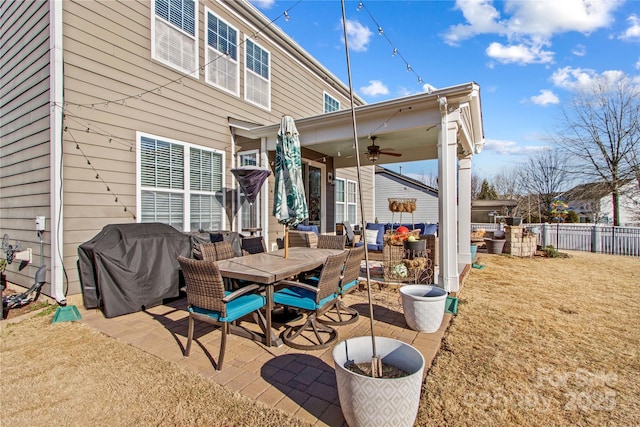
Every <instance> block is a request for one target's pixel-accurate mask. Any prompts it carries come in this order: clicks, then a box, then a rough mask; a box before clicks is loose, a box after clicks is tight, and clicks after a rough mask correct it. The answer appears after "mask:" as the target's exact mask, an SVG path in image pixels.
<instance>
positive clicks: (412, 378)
mask: <svg viewBox="0 0 640 427" xmlns="http://www.w3.org/2000/svg"><path fill="white" fill-rule="evenodd" d="M375 340H376V351H377V353H378V356H379V357H380V358H381V359H382V362H383V363H388V364H390V365H392V366H395V367H396V368H400V369H402V370H403V371H405V372H407V373H408V374H409V375H408V376H406V377H403V378H372V377H369V376H365V375H360V374H358V373H355V372H351V371H350V370H348V369H347V368H345V367H344V365H345V363H347V361H353V362H354V363H370V362H371V357H372V354H373V353H372V349H371V344H372V343H371V337H356V338H349V339H347V340H344V341H342V342H340V343H338V344H337V345H336V346H335V347H334V349H333V361H334V364H335V370H336V381H337V383H338V396H339V397H340V406H341V407H342V414H343V415H344V418H345V420H346V421H347V424H349V426H350V427H359V426H376V427H378V426H390V427H396V426H413V423H414V422H415V419H416V415H417V414H418V406H419V404H420V389H421V387H422V374H423V371H424V357H422V354H420V352H419V351H418V350H416V349H415V348H414V347H412V346H410V345H409V344H407V343H404V342H402V341H398V340H394V339H392V338H384V337H376V338H375Z"/></svg>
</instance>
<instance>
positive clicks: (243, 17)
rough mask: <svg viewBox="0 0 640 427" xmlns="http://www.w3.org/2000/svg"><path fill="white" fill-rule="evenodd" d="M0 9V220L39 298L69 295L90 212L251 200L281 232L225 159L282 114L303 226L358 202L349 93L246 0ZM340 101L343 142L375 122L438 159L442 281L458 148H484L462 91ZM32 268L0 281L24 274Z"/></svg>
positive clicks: (243, 217) (268, 190) (111, 216)
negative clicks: (37, 277) (298, 171)
mask: <svg viewBox="0 0 640 427" xmlns="http://www.w3.org/2000/svg"><path fill="white" fill-rule="evenodd" d="M0 16H2V27H1V29H2V31H1V32H0V46H2V57H3V62H2V70H1V73H0V75H1V76H2V93H1V104H2V112H1V120H2V125H1V126H2V128H1V130H2V142H1V150H0V161H1V164H2V169H1V172H0V189H1V195H0V219H1V220H2V224H1V226H0V229H1V230H2V232H3V233H8V234H9V235H10V236H11V238H13V239H17V240H20V241H21V242H23V245H24V246H31V247H33V248H34V252H35V254H34V258H35V259H37V258H38V255H43V257H44V263H45V264H47V265H48V269H49V275H48V284H47V286H46V287H45V289H44V290H43V292H44V293H45V294H47V295H49V296H52V297H54V298H55V299H56V300H58V301H62V300H64V299H65V298H66V297H67V296H69V297H71V296H73V295H77V294H79V292H80V284H79V279H78V272H77V267H76V262H77V258H78V257H77V250H78V246H79V245H80V244H81V243H83V242H85V241H87V240H89V239H90V238H92V237H93V236H95V235H96V234H97V233H98V232H99V231H100V230H101V229H102V227H104V226H105V225H107V224H112V223H127V222H163V223H167V224H170V225H172V226H174V227H175V228H177V229H178V230H181V231H185V232H189V231H197V230H200V229H203V230H220V229H223V230H236V231H242V230H243V229H245V228H247V226H248V225H249V218H250V217H251V216H252V215H249V212H248V209H249V208H251V209H253V210H254V214H255V215H254V216H255V219H256V221H257V223H256V224H255V225H257V226H258V227H260V228H262V233H263V235H264V237H265V240H266V243H267V247H268V248H269V249H270V248H271V247H272V245H273V244H274V243H275V242H276V239H277V238H279V237H281V236H282V234H283V231H284V229H283V226H282V225H280V224H278V223H277V221H276V219H275V218H274V217H273V215H271V212H270V209H271V207H272V206H273V175H272V176H271V177H270V178H269V180H268V182H267V183H265V184H264V186H263V189H262V191H261V192H260V196H259V199H258V201H257V202H256V203H255V204H254V205H253V206H251V207H250V206H248V205H247V204H246V203H245V202H244V199H243V197H242V193H241V191H239V189H238V185H237V182H236V180H235V178H234V177H233V175H232V173H231V172H230V170H231V169H232V168H234V167H238V166H242V165H258V166H262V167H265V168H271V169H273V162H274V160H275V144H276V135H277V130H278V127H279V123H280V118H281V117H282V116H283V115H290V116H292V117H293V118H294V119H296V126H297V128H298V130H299V132H300V140H301V146H302V157H303V167H302V169H303V171H302V172H303V177H304V180H305V186H306V193H307V197H308V199H309V200H308V202H309V204H310V205H311V204H313V206H314V207H313V209H311V213H312V215H311V217H310V218H309V220H308V222H309V223H311V224H315V225H318V226H319V229H320V231H321V232H331V231H333V229H334V225H335V223H336V222H337V220H339V219H341V218H345V217H348V218H349V219H351V218H354V220H355V221H357V222H362V221H366V220H367V218H361V215H360V214H359V212H358V211H359V210H360V202H359V200H360V194H362V196H363V197H362V200H363V205H364V206H363V211H364V212H365V216H368V215H373V214H374V206H373V200H374V194H375V183H374V173H373V170H374V169H373V166H372V164H371V163H370V162H369V161H368V159H367V158H366V157H365V156H361V158H360V156H355V155H354V154H355V153H354V152H353V146H354V136H353V123H352V121H351V118H352V113H351V111H350V95H349V88H348V87H347V86H346V85H345V84H344V83H342V82H340V81H339V80H338V79H337V78H336V77H335V76H334V75H333V74H331V73H330V72H329V71H328V70H327V69H326V68H325V67H324V66H323V65H322V64H320V63H319V62H318V61H317V60H315V59H314V58H313V57H311V56H310V55H309V54H308V53H307V52H306V51H305V50H304V49H303V48H302V47H300V46H299V45H298V44H297V43H296V42H295V41H294V40H292V39H291V38H290V37H288V36H287V35H286V33H284V32H283V31H282V30H281V29H280V28H278V27H277V26H276V25H275V24H274V22H272V21H271V20H270V19H268V18H267V17H265V16H264V15H263V14H262V13H261V12H260V11H258V10H257V9H256V8H255V7H253V6H252V5H251V4H250V3H249V2H247V1H225V0H206V1H193V0H183V1H181V2H170V1H169V0H155V1H139V2H70V1H66V2H59V1H55V2H47V1H34V2H2V3H0ZM354 103H355V104H356V110H357V116H358V134H357V138H358V139H359V140H362V141H363V142H364V141H365V140H366V136H367V135H368V134H370V133H371V132H374V131H376V130H377V129H380V132H379V134H378V135H379V137H380V139H381V140H383V141H385V144H386V145H385V146H389V145H391V146H394V147H395V149H397V150H402V151H403V152H404V153H406V154H407V158H413V159H415V160H420V159H435V158H437V159H439V161H440V164H441V166H442V167H441V168H440V169H441V171H440V176H439V180H440V182H441V183H443V188H444V189H445V191H444V192H441V193H440V196H439V217H440V220H439V222H440V225H441V229H443V227H444V230H446V231H447V232H448V234H447V236H448V237H447V239H449V240H448V241H447V243H446V244H447V247H448V248H449V249H448V252H447V253H446V254H444V259H445V261H444V262H443V264H442V265H441V277H440V280H441V281H440V283H442V284H443V286H445V288H446V289H452V290H456V289H457V286H458V275H459V272H458V261H460V262H468V260H469V259H468V258H469V255H468V254H466V253H460V254H458V253H457V252H456V250H455V248H456V246H457V245H456V244H455V242H456V240H457V239H458V230H457V228H456V224H457V222H458V220H460V221H461V222H462V223H469V218H468V216H469V213H468V212H469V208H468V206H470V200H468V199H469V197H467V196H465V194H466V192H467V189H470V184H469V183H470V163H471V162H470V158H471V156H472V155H474V154H477V153H479V152H480V150H481V149H482V146H483V144H484V135H483V131H482V116H481V108H480V93H479V86H478V85H477V84H475V83H467V84H462V85H458V86H452V87H448V88H443V89H440V90H438V91H434V92H432V93H422V94H417V95H413V96H409V97H406V98H399V99H396V100H390V101H385V102H382V103H378V104H371V105H365V104H364V102H363V101H362V100H361V99H360V98H358V97H357V96H356V97H355V100H354ZM387 122H388V123H387ZM382 123H384V124H386V125H387V126H384V127H382V126H381V124H382ZM357 158H360V165H361V166H363V168H362V169H361V173H360V174H359V175H360V177H359V178H360V180H359V181H360V182H359V186H358V187H359V188H354V186H353V183H354V182H357V181H358V174H357V173H356V170H357V169H356V168H355V166H356V163H355V160H356V159H357ZM445 177H446V178H445ZM458 181H459V182H458ZM354 190H355V191H354ZM458 191H460V193H461V194H462V196H461V197H458V195H457V192H458ZM469 193H470V190H469ZM354 198H355V199H356V202H355V204H354V203H353V202H352V200H353V199H354ZM458 206H461V207H460V208H459V207H458ZM354 208H355V210H356V212H358V213H356V214H354V213H353V210H354ZM350 215H351V216H350ZM36 216H44V217H46V228H45V233H44V235H43V236H44V251H43V254H39V253H38V243H39V242H36V238H35V236H36V234H35V230H34V218H35V217H36ZM464 227H465V226H462V228H464ZM464 231H465V230H461V233H462V232H464ZM466 234H467V235H468V233H466ZM441 242H442V240H441ZM441 244H444V243H441ZM466 246H468V245H466ZM34 272H35V267H28V268H27V269H25V270H23V271H22V272H14V271H12V272H10V275H9V280H10V281H12V282H14V283H17V284H21V285H27V284H28V283H29V282H30V281H31V278H32V277H33V273H34Z"/></svg>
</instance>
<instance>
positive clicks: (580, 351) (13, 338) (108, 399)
mask: <svg viewBox="0 0 640 427" xmlns="http://www.w3.org/2000/svg"><path fill="white" fill-rule="evenodd" d="M571 255H572V256H571V258H568V259H541V258H535V259H518V258H510V257H507V256H497V255H485V254H480V255H479V257H480V259H479V262H480V263H483V264H486V268H485V269H484V270H472V272H471V274H470V276H469V278H468V280H467V282H466V285H465V289H464V290H463V292H462V295H461V298H460V306H459V314H458V316H457V317H456V318H455V320H454V321H453V324H452V326H451V328H450V330H449V333H448V335H447V338H446V340H445V342H444V345H443V349H442V350H441V352H440V354H439V355H438V356H437V358H436V361H435V364H434V365H433V367H432V369H431V370H430V372H429V374H428V376H427V377H426V380H425V387H424V388H423V397H422V402H421V406H420V412H419V414H418V420H417V424H418V425H425V426H426V425H447V426H456V425H465V426H468V425H523V426H526V425H554V426H556V425H616V426H621V425H640V403H639V402H638V399H637V396H638V395H640V357H639V349H640V342H639V341H640V340H639V338H640V329H639V328H638V312H639V311H640V310H639V309H640V307H639V305H640V303H639V298H638V297H639V296H640V295H639V294H640V287H639V286H640V285H638V282H639V281H640V280H639V277H638V276H639V273H638V271H639V270H640V269H639V268H638V267H640V261H639V260H638V259H637V258H624V257H614V256H606V255H594V254H588V253H586V254H585V253H571ZM0 369H1V371H0V379H1V381H0V399H1V402H2V403H1V406H2V410H1V411H0V425H51V424H57V425H81V426H85V425H99V424H110V425H123V426H126V425H216V426H218V425H223V426H228V425H238V426H239V425H242V426H245V425H246V426H253V425H263V426H292V425H304V423H302V422H300V421H297V420H295V419H293V418H291V417H289V416H287V415H286V414H284V413H282V412H279V411H277V410H275V409H272V408H267V407H265V406H262V405H260V404H256V403H255V402H254V401H251V400H249V399H246V398H244V397H242V396H240V395H239V394H237V393H232V392H230V391H228V390H227V389H225V388H224V387H222V386H219V385H217V384H215V383H213V382H212V381H209V380H207V379H204V378H201V377H199V376H198V375H196V374H194V373H191V372H188V371H186V370H184V369H182V368H181V367H179V366H177V365H175V364H171V363H169V362H166V361H162V360H159V359H158V358H156V357H154V356H152V355H149V354H146V353H143V352H142V351H140V350H138V349H136V348H134V347H131V346H128V345H126V344H123V343H121V342H119V341H116V340H113V339H111V338H109V337H106V336H104V335H103V334H101V333H98V332H96V331H94V330H92V329H90V328H89V327H87V326H85V325H83V324H80V323H75V322H74V323H57V324H51V315H48V316H46V317H43V318H33V319H29V320H25V321H22V322H20V323H18V324H14V325H4V326H2V330H1V331H0Z"/></svg>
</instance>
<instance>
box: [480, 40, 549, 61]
mask: <svg viewBox="0 0 640 427" xmlns="http://www.w3.org/2000/svg"><path fill="white" fill-rule="evenodd" d="M485 53H486V54H487V56H488V57H489V58H493V59H495V60H496V61H498V62H501V63H503V64H510V63H516V64H520V65H526V64H546V63H550V62H553V52H551V51H548V50H544V49H543V46H542V45H540V46H527V45H525V44H515V45H507V46H505V45H502V44H500V43H498V42H493V43H491V44H490V45H489V47H488V48H487V50H486V51H485Z"/></svg>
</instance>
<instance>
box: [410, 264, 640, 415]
mask: <svg viewBox="0 0 640 427" xmlns="http://www.w3.org/2000/svg"><path fill="white" fill-rule="evenodd" d="M570 255H571V257H570V258H568V259H549V258H511V257H507V256H497V255H480V259H479V262H480V263H484V264H486V268H485V269H484V270H477V269H473V270H472V273H471V274H470V276H469V278H468V279H467V282H466V284H465V288H464V289H463V292H462V294H461V298H460V307H459V313H460V314H459V315H458V316H457V317H456V318H455V320H454V322H453V324H452V326H451V327H450V329H449V332H448V335H447V337H446V339H445V342H444V345H443V350H442V351H441V352H440V354H439V355H438V357H437V359H436V361H435V364H434V366H433V367H432V369H431V371H430V372H429V375H428V376H427V380H426V385H425V387H424V388H423V398H422V402H421V406H420V412H419V416H418V424H419V425H447V426H455V425H519V426H527V425H537V426H541V425H542V426H544V425H549V426H558V425H602V426H604V425H615V426H632V425H640V402H639V400H638V396H639V395H640V358H639V349H640V342H639V341H640V329H639V328H638V313H639V312H640V302H639V301H640V299H639V297H640V283H639V282H640V277H639V276H640V274H639V271H640V268H639V267H640V261H639V260H638V259H637V258H625V257H617V256H607V255H596V254H590V253H578V252H572V253H570Z"/></svg>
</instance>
